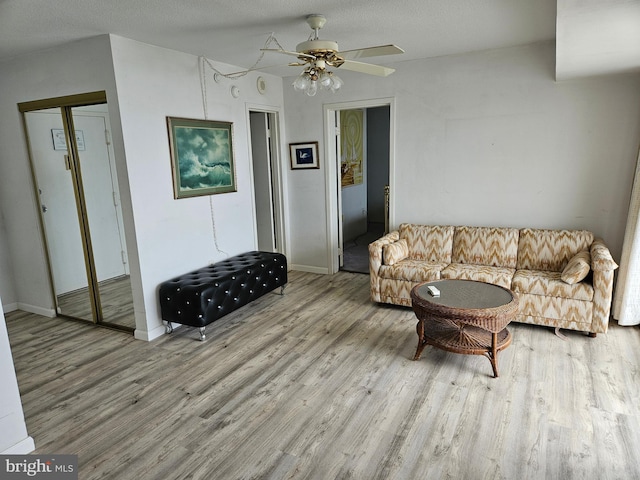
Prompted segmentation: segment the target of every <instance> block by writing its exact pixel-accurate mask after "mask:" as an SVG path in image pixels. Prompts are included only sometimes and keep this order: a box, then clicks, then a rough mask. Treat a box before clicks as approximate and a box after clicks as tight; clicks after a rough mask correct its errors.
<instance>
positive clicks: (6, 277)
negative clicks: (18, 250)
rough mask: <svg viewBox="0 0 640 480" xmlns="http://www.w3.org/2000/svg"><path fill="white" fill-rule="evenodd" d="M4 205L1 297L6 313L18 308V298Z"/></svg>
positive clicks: (0, 231)
mask: <svg viewBox="0 0 640 480" xmlns="http://www.w3.org/2000/svg"><path fill="white" fill-rule="evenodd" d="M2 210H3V209H2V203H0V297H2V301H3V302H4V303H3V304H2V307H3V308H4V310H5V311H6V312H10V311H13V310H15V309H16V308H18V304H17V301H18V297H17V296H16V291H15V289H14V288H13V284H14V282H15V278H14V276H13V264H12V262H11V256H10V252H9V244H8V241H9V237H8V235H7V231H6V229H5V227H4V215H3V213H2Z"/></svg>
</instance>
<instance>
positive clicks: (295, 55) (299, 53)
mask: <svg viewBox="0 0 640 480" xmlns="http://www.w3.org/2000/svg"><path fill="white" fill-rule="evenodd" d="M260 51H261V52H273V53H282V54H284V55H293V56H294V57H304V58H310V59H312V60H315V59H316V57H314V56H313V55H309V54H308V53H301V52H290V51H288V50H280V49H277V48H261V49H260Z"/></svg>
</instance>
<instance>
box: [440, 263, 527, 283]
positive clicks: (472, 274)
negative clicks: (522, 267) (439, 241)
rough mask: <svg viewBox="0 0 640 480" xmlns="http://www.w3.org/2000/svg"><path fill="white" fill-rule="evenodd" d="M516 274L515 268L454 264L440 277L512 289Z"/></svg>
mask: <svg viewBox="0 0 640 480" xmlns="http://www.w3.org/2000/svg"><path fill="white" fill-rule="evenodd" d="M514 273H515V269H513V268H506V267H492V266H490V265H468V264H465V263H452V264H450V265H448V266H447V267H446V268H445V269H443V270H442V272H441V273H440V276H441V277H442V278H447V279H458V280H476V281H478V282H486V283H493V284H495V285H500V286H501V287H505V288H510V287H511V278H512V277H513V274H514Z"/></svg>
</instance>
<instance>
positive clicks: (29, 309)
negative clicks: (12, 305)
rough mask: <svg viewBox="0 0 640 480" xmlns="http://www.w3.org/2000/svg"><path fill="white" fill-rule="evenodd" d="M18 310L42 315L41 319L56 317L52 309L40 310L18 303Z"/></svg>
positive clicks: (36, 307) (33, 306)
mask: <svg viewBox="0 0 640 480" xmlns="http://www.w3.org/2000/svg"><path fill="white" fill-rule="evenodd" d="M18 310H23V311H25V312H29V313H35V314H36V315H42V316H43V317H49V318H53V317H55V316H56V311H55V309H53V308H42V307H38V306H36V305H29V304H27V303H21V302H18Z"/></svg>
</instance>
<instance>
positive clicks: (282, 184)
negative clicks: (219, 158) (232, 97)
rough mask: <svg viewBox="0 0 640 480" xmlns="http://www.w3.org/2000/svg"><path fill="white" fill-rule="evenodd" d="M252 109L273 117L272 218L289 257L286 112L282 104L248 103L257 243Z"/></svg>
mask: <svg viewBox="0 0 640 480" xmlns="http://www.w3.org/2000/svg"><path fill="white" fill-rule="evenodd" d="M250 112H259V113H266V114H267V115H268V116H269V117H270V119H271V120H273V121H270V130H271V136H270V138H271V175H272V179H271V182H272V185H273V193H272V202H273V204H272V211H273V217H274V218H273V220H274V226H275V237H276V238H275V242H276V250H277V251H278V253H282V254H283V255H285V256H286V257H287V258H289V256H290V255H289V241H288V239H289V229H288V226H287V222H286V215H285V206H286V205H287V204H288V200H287V195H286V192H287V177H286V175H285V162H284V160H285V159H286V158H287V156H286V155H285V152H284V145H283V143H282V132H283V131H284V125H283V124H282V122H283V118H284V116H283V114H282V109H281V108H280V107H275V106H274V107H272V106H265V105H257V104H246V117H247V139H248V145H249V158H250V159H251V161H250V162H249V169H250V172H251V203H252V209H251V211H252V215H253V225H254V227H255V228H254V240H253V241H254V245H256V248H257V245H258V230H257V216H256V215H257V212H256V207H255V202H256V199H255V177H254V171H253V152H252V150H251V149H252V145H251V118H250V117H251V114H250Z"/></svg>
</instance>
